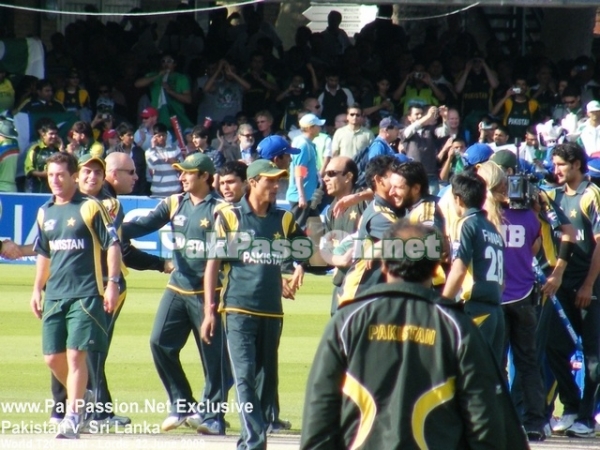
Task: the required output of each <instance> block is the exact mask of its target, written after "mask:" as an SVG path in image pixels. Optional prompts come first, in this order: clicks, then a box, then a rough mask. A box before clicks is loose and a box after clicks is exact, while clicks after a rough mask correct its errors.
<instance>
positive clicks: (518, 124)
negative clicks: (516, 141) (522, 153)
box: [492, 76, 540, 138]
mask: <svg viewBox="0 0 600 450" xmlns="http://www.w3.org/2000/svg"><path fill="white" fill-rule="evenodd" d="M500 113H502V124H503V125H504V126H505V127H507V128H508V133H509V134H510V135H511V136H513V137H519V138H520V137H522V136H525V131H526V130H527V128H528V127H529V126H530V125H532V124H534V123H535V122H537V121H538V120H539V119H540V104H539V103H538V102H537V100H535V99H532V98H529V96H528V86H527V80H526V79H525V77H524V76H521V77H515V80H514V83H513V86H512V87H511V88H509V89H508V91H506V94H505V95H504V97H503V98H501V99H500V101H498V103H496V105H495V106H494V108H493V109H492V115H493V116H496V115H498V114H500Z"/></svg>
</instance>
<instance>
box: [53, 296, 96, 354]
mask: <svg viewBox="0 0 600 450" xmlns="http://www.w3.org/2000/svg"><path fill="white" fill-rule="evenodd" d="M43 310H44V312H43V314H42V351H43V353H44V355H53V354H55V353H63V352H65V351H66V350H67V349H71V350H81V351H91V352H105V351H107V349H108V333H107V326H106V315H105V312H104V303H103V301H102V297H84V298H70V299H65V300H45V301H44V308H43Z"/></svg>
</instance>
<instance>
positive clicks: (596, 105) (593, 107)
mask: <svg viewBox="0 0 600 450" xmlns="http://www.w3.org/2000/svg"><path fill="white" fill-rule="evenodd" d="M585 110H586V111H587V112H589V113H591V112H596V111H600V102H599V101H598V100H592V101H591V102H589V103H588V104H587V106H586V107H585Z"/></svg>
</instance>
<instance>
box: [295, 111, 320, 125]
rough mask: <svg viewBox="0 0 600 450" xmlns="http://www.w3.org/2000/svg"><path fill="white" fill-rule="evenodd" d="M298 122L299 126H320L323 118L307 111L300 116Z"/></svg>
mask: <svg viewBox="0 0 600 450" xmlns="http://www.w3.org/2000/svg"><path fill="white" fill-rule="evenodd" d="M299 124H300V126H301V127H312V126H314V125H318V126H320V127H322V126H323V125H325V119H319V118H318V117H317V116H315V115H314V114H310V113H309V114H305V115H303V116H302V118H301V119H300V121H299Z"/></svg>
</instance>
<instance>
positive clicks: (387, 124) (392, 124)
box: [379, 117, 400, 130]
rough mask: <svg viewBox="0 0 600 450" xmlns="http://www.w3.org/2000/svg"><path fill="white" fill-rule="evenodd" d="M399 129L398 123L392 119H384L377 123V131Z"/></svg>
mask: <svg viewBox="0 0 600 450" xmlns="http://www.w3.org/2000/svg"><path fill="white" fill-rule="evenodd" d="M389 128H400V122H398V121H397V120H396V119H394V118H393V117H386V118H385V119H382V120H381V122H379V129H380V130H382V129H386V130H387V129H389Z"/></svg>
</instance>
